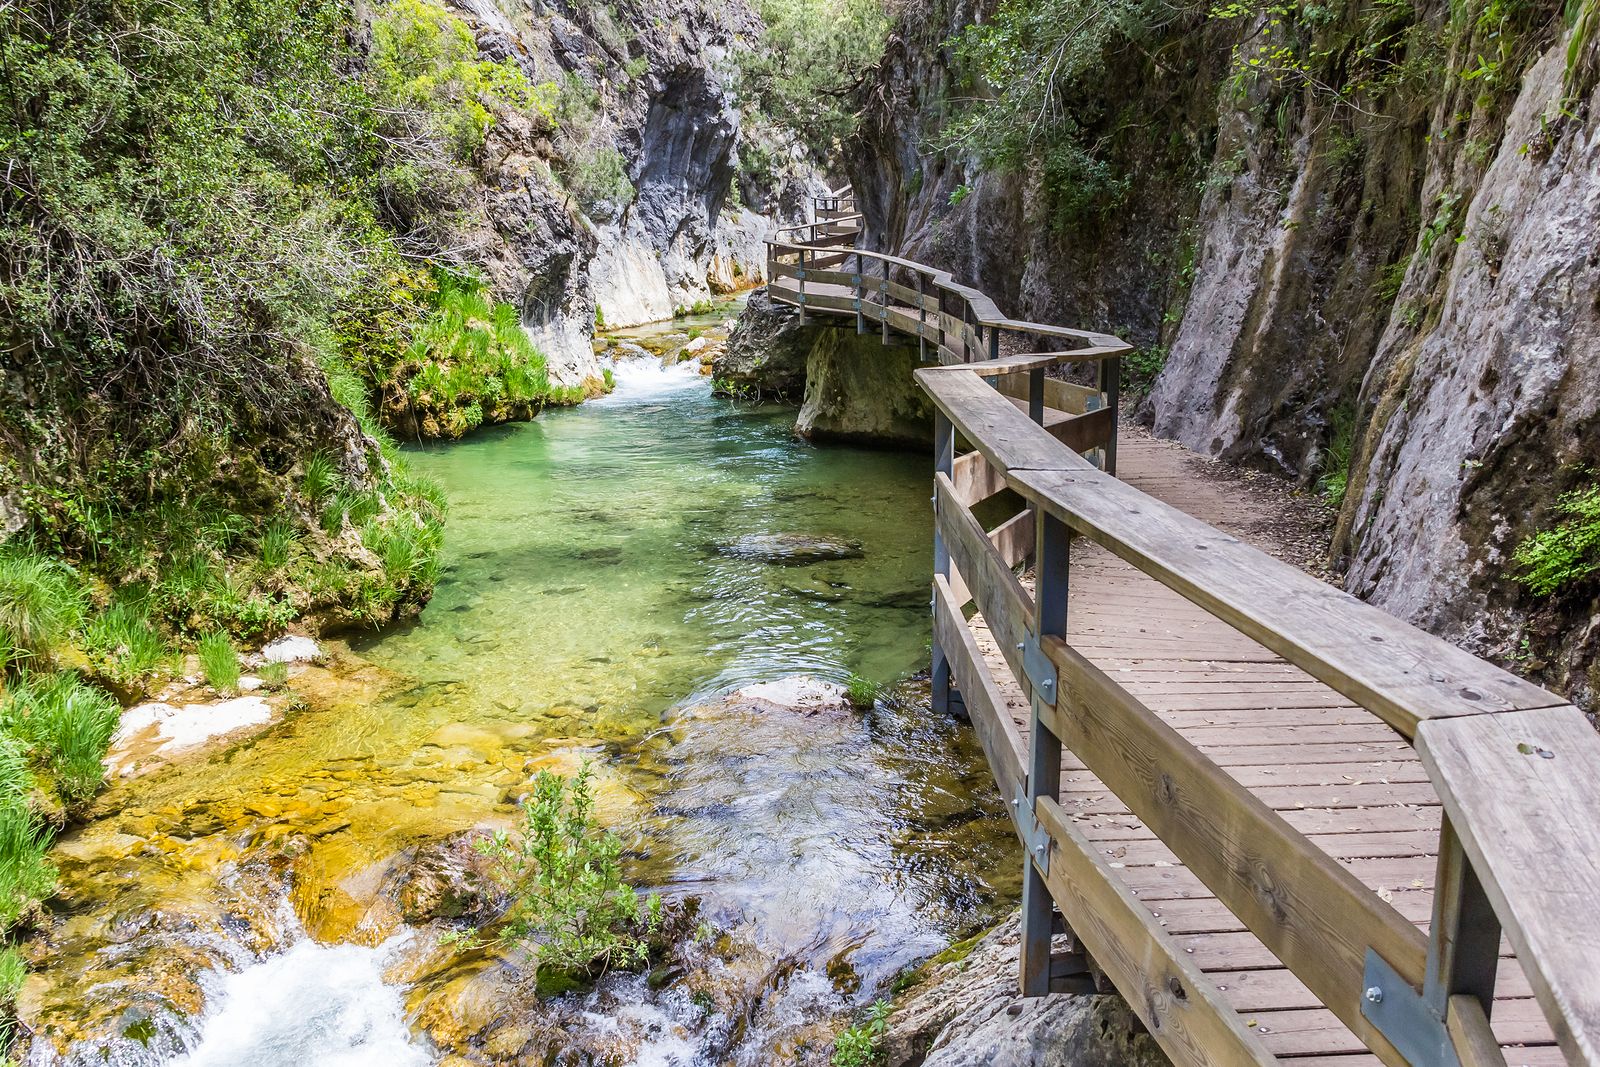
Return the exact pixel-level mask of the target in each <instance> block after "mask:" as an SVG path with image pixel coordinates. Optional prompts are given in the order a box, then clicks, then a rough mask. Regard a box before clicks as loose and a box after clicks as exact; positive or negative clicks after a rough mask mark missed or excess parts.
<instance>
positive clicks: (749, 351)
mask: <svg viewBox="0 0 1600 1067" xmlns="http://www.w3.org/2000/svg"><path fill="white" fill-rule="evenodd" d="M824 328H825V327H822V326H817V325H807V326H802V325H800V316H799V315H798V314H796V312H795V310H794V309H793V308H791V307H787V306H785V305H783V304H775V303H773V302H772V300H771V299H770V298H769V297H768V296H767V294H766V291H765V290H763V289H758V290H756V291H755V292H753V293H751V294H750V299H749V301H747V302H746V304H745V306H744V310H743V311H742V312H740V313H739V320H738V322H737V323H736V324H735V325H734V327H733V332H732V333H731V334H730V335H729V336H728V344H727V347H725V348H724V349H723V350H722V352H721V353H720V354H719V355H718V356H717V358H716V360H715V362H714V363H713V364H712V368H711V373H712V375H713V376H714V377H715V378H716V379H717V381H718V383H719V387H718V388H719V391H720V392H722V393H724V394H727V395H735V396H741V397H746V396H747V397H752V398H756V399H762V400H799V399H800V398H801V396H803V395H804V393H805V390H806V357H807V355H809V354H810V352H811V349H812V347H813V346H814V345H815V344H816V341H817V337H818V334H819V333H820V331H822V330H823V329H824Z"/></svg>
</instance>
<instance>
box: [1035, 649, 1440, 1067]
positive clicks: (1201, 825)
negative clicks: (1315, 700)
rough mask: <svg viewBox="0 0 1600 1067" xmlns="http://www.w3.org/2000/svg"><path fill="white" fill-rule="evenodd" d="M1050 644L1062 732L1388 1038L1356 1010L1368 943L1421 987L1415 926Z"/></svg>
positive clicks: (1352, 1021)
mask: <svg viewBox="0 0 1600 1067" xmlns="http://www.w3.org/2000/svg"><path fill="white" fill-rule="evenodd" d="M1045 651H1046V654H1047V655H1048V656H1049V657H1050V660H1051V662H1052V663H1054V664H1055V666H1056V669H1057V671H1058V673H1059V677H1060V680H1059V682H1058V689H1059V691H1060V695H1059V696H1058V698H1057V703H1056V706H1055V707H1054V708H1053V709H1052V708H1048V707H1046V708H1045V709H1044V710H1043V712H1042V715H1043V716H1044V717H1045V719H1046V720H1047V721H1048V722H1049V724H1050V726H1051V728H1052V729H1053V730H1054V731H1055V732H1056V733H1057V735H1058V736H1060V737H1061V738H1062V740H1063V741H1065V742H1066V744H1067V746H1068V747H1069V748H1071V749H1072V751H1073V753H1074V754H1075V755H1077V756H1078V757H1079V758H1080V759H1082V760H1083V761H1084V762H1085V763H1086V764H1088V766H1089V767H1090V769H1091V770H1093V771H1094V772H1095V774H1097V775H1098V776H1099V777H1100V779H1101V781H1102V782H1104V783H1105V785H1106V786H1107V787H1109V788H1110V789H1111V790H1112V791H1113V792H1115V793H1116V794H1117V796H1118V797H1120V798H1121V799H1122V800H1123V801H1125V802H1126V803H1127V805H1128V807H1129V810H1130V811H1132V813H1133V814H1135V815H1137V816H1138V817H1139V818H1140V819H1141V820H1142V821H1143V822H1144V823H1145V825H1146V826H1148V827H1150V829H1152V830H1154V831H1155V833H1156V834H1157V836H1159V837H1160V838H1161V839H1162V840H1163V841H1165V842H1166V843H1167V844H1168V845H1169V846H1170V847H1171V848H1172V851H1173V852H1174V853H1175V854H1176V855H1177V856H1178V858H1179V859H1181V860H1182V861H1183V862H1184V863H1185V864H1187V865H1188V869H1189V870H1190V871H1192V872H1194V874H1195V875H1196V876H1198V878H1199V879H1200V880H1202V881H1203V882H1204V884H1205V885H1206V887H1207V888H1209V890H1210V891H1211V892H1214V893H1215V894H1216V895H1217V897H1218V898H1219V899H1221V900H1222V901H1223V902H1224V903H1225V904H1227V905H1228V908H1229V910H1230V911H1232V912H1233V913H1234V914H1235V915H1238V916H1239V918H1241V919H1243V920H1244V921H1245V924H1246V925H1247V926H1248V927H1249V928H1250V929H1251V930H1252V931H1254V933H1255V934H1256V936H1258V937H1259V938H1260V939H1261V940H1262V942H1264V943H1265V944H1266V945H1267V947H1268V948H1270V949H1271V950H1272V952H1273V953H1274V954H1275V955H1276V956H1277V957H1278V958H1279V959H1281V960H1282V961H1283V962H1284V963H1285V964H1286V965H1287V966H1288V967H1289V968H1290V969H1291V970H1293V971H1294V972H1295V974H1296V975H1297V976H1298V977H1299V978H1300V979H1301V980H1302V981H1304V982H1305V983H1306V985H1307V986H1308V987H1309V988H1311V989H1312V990H1314V991H1315V992H1316V993H1317V994H1318V995H1319V996H1320V997H1322V998H1323V1002H1324V1003H1325V1004H1327V1005H1328V1006H1329V1007H1330V1008H1331V1009H1332V1010H1334V1011H1335V1012H1336V1013H1337V1014H1338V1016H1339V1018H1340V1019H1342V1020H1343V1021H1344V1022H1345V1024H1346V1025H1348V1026H1350V1027H1352V1028H1354V1029H1356V1030H1357V1031H1358V1032H1360V1033H1362V1035H1363V1036H1364V1037H1366V1038H1368V1039H1369V1040H1371V1041H1372V1042H1373V1043H1374V1044H1375V1045H1384V1046H1386V1043H1385V1042H1384V1041H1383V1038H1382V1037H1381V1035H1379V1034H1378V1033H1377V1032H1376V1031H1375V1030H1373V1029H1372V1027H1371V1026H1370V1025H1369V1024H1368V1023H1367V1022H1366V1019H1365V1018H1364V1016H1362V1014H1361V999H1360V994H1361V989H1362V974H1363V971H1364V968H1365V965H1366V952H1367V949H1368V948H1369V947H1371V948H1375V949H1377V950H1378V951H1379V952H1380V953H1381V954H1382V955H1383V957H1384V959H1386V960H1388V961H1389V963H1390V965H1391V966H1393V967H1394V968H1395V969H1396V970H1397V971H1398V972H1399V973H1400V974H1401V975H1403V976H1404V977H1405V978H1406V979H1407V980H1409V981H1412V982H1414V983H1415V984H1416V985H1418V986H1420V985H1421V984H1422V979H1423V970H1424V966H1425V962H1426V955H1427V949H1426V945H1425V942H1424V940H1423V938H1422V936H1421V935H1420V934H1419V933H1418V932H1417V930H1416V928H1415V927H1414V926H1412V925H1411V924H1410V923H1408V922H1406V921H1405V919H1404V918H1403V917H1402V916H1401V915H1400V914H1399V913H1398V912H1396V911H1395V910H1394V909H1393V908H1391V907H1389V905H1387V904H1385V903H1384V902H1383V901H1382V900H1380V899H1379V898H1378V897H1377V895H1376V894H1375V893H1373V892H1372V890H1370V889H1369V888H1368V887H1367V886H1366V885H1364V884H1362V882H1361V880H1360V879H1359V878H1358V877H1356V875H1355V874H1354V873H1352V871H1351V870H1350V869H1349V868H1347V867H1346V866H1344V865H1341V864H1340V863H1338V862H1337V861H1335V860H1333V859H1332V858H1330V857H1329V856H1327V855H1326V854H1325V853H1323V852H1322V851H1321V850H1320V849H1318V848H1317V847H1316V846H1315V845H1314V844H1313V843H1312V842H1311V841H1309V840H1308V839H1307V838H1306V837H1305V836H1304V835H1303V834H1301V833H1299V832H1298V831H1296V830H1295V829H1293V828H1292V827H1291V826H1290V825H1289V824H1288V823H1287V822H1285V821H1284V820H1283V819H1282V818H1281V817H1280V816H1278V815H1277V813H1276V812H1274V811H1272V810H1271V809H1270V808H1269V807H1268V806H1267V805H1266V804H1265V803H1263V801H1262V800H1261V799H1259V798H1258V797H1257V796H1255V795H1254V794H1252V793H1251V792H1250V791H1249V790H1247V789H1245V788H1244V787H1243V786H1242V785H1240V784H1239V783H1237V782H1235V781H1234V780H1233V779H1232V778H1230V777H1228V775H1227V774H1226V773H1225V772H1224V771H1222V770H1221V769H1220V768H1219V767H1218V766H1217V765H1216V764H1214V763H1212V762H1211V761H1210V760H1209V759H1207V758H1206V757H1205V756H1204V755H1202V754H1201V753H1200V752H1199V751H1198V750H1197V749H1195V748H1194V747H1193V746H1192V745H1190V744H1189V743H1188V742H1187V741H1186V740H1185V739H1184V737H1183V736H1182V735H1180V734H1179V733H1178V732H1177V731H1176V730H1174V729H1173V728H1172V727H1170V726H1168V725H1167V724H1166V723H1164V722H1162V721H1161V719H1160V718H1159V717H1158V716H1157V715H1155V713H1153V712H1151V711H1150V710H1149V709H1148V708H1145V707H1144V706H1143V705H1141V704H1140V703H1139V702H1138V701H1137V700H1135V699H1134V698H1133V697H1132V696H1131V695H1129V694H1128V693H1127V692H1126V691H1125V690H1123V689H1122V688H1121V687H1120V686H1118V685H1116V684H1115V683H1114V682H1113V681H1112V680H1111V679H1110V678H1108V677H1107V676H1106V675H1105V674H1104V672H1102V671H1101V670H1100V669H1099V668H1097V667H1095V666H1094V665H1093V664H1092V663H1090V662H1089V661H1088V660H1086V659H1085V658H1084V657H1083V656H1082V655H1080V654H1079V653H1078V652H1076V651H1074V650H1073V649H1072V648H1071V647H1069V646H1068V645H1066V644H1065V643H1064V642H1061V641H1056V640H1053V639H1049V638H1047V639H1046V640H1045ZM1295 789H1296V791H1298V787H1295ZM1371 862H1391V861H1371ZM1374 1051H1376V1052H1378V1053H1379V1055H1380V1056H1383V1057H1385V1058H1386V1059H1387V1058H1389V1057H1390V1052H1391V1051H1392V1050H1388V1049H1387V1048H1386V1047H1385V1048H1382V1049H1380V1048H1375V1049H1374ZM1395 1062H1399V1061H1395Z"/></svg>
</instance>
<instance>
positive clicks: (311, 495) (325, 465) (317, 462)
mask: <svg viewBox="0 0 1600 1067" xmlns="http://www.w3.org/2000/svg"><path fill="white" fill-rule="evenodd" d="M338 484H339V470H338V468H336V467H335V466H334V465H333V460H331V459H329V458H328V457H327V455H326V454H325V453H322V452H314V453H312V454H311V456H310V457H309V458H307V459H306V468H305V472H304V473H303V474H301V475H300V491H301V492H302V493H304V494H305V495H306V499H307V500H309V501H311V502H312V503H313V504H320V503H322V502H323V500H325V499H326V498H327V496H328V494H329V493H331V492H333V489H334V486H336V485H338Z"/></svg>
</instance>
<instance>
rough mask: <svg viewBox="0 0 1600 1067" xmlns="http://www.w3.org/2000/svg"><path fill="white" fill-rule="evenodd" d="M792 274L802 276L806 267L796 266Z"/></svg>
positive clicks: (804, 274)
mask: <svg viewBox="0 0 1600 1067" xmlns="http://www.w3.org/2000/svg"><path fill="white" fill-rule="evenodd" d="M794 276H795V277H796V278H804V277H805V276H806V269H805V268H804V267H796V268H795V272H794Z"/></svg>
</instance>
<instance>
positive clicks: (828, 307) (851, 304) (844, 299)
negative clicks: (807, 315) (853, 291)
mask: <svg viewBox="0 0 1600 1067" xmlns="http://www.w3.org/2000/svg"><path fill="white" fill-rule="evenodd" d="M805 308H806V310H807V311H818V310H822V311H845V312H849V313H850V314H852V315H853V314H855V310H856V301H855V298H854V297H849V296H828V295H826V294H824V293H813V292H811V290H810V289H807V290H806V301H805Z"/></svg>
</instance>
